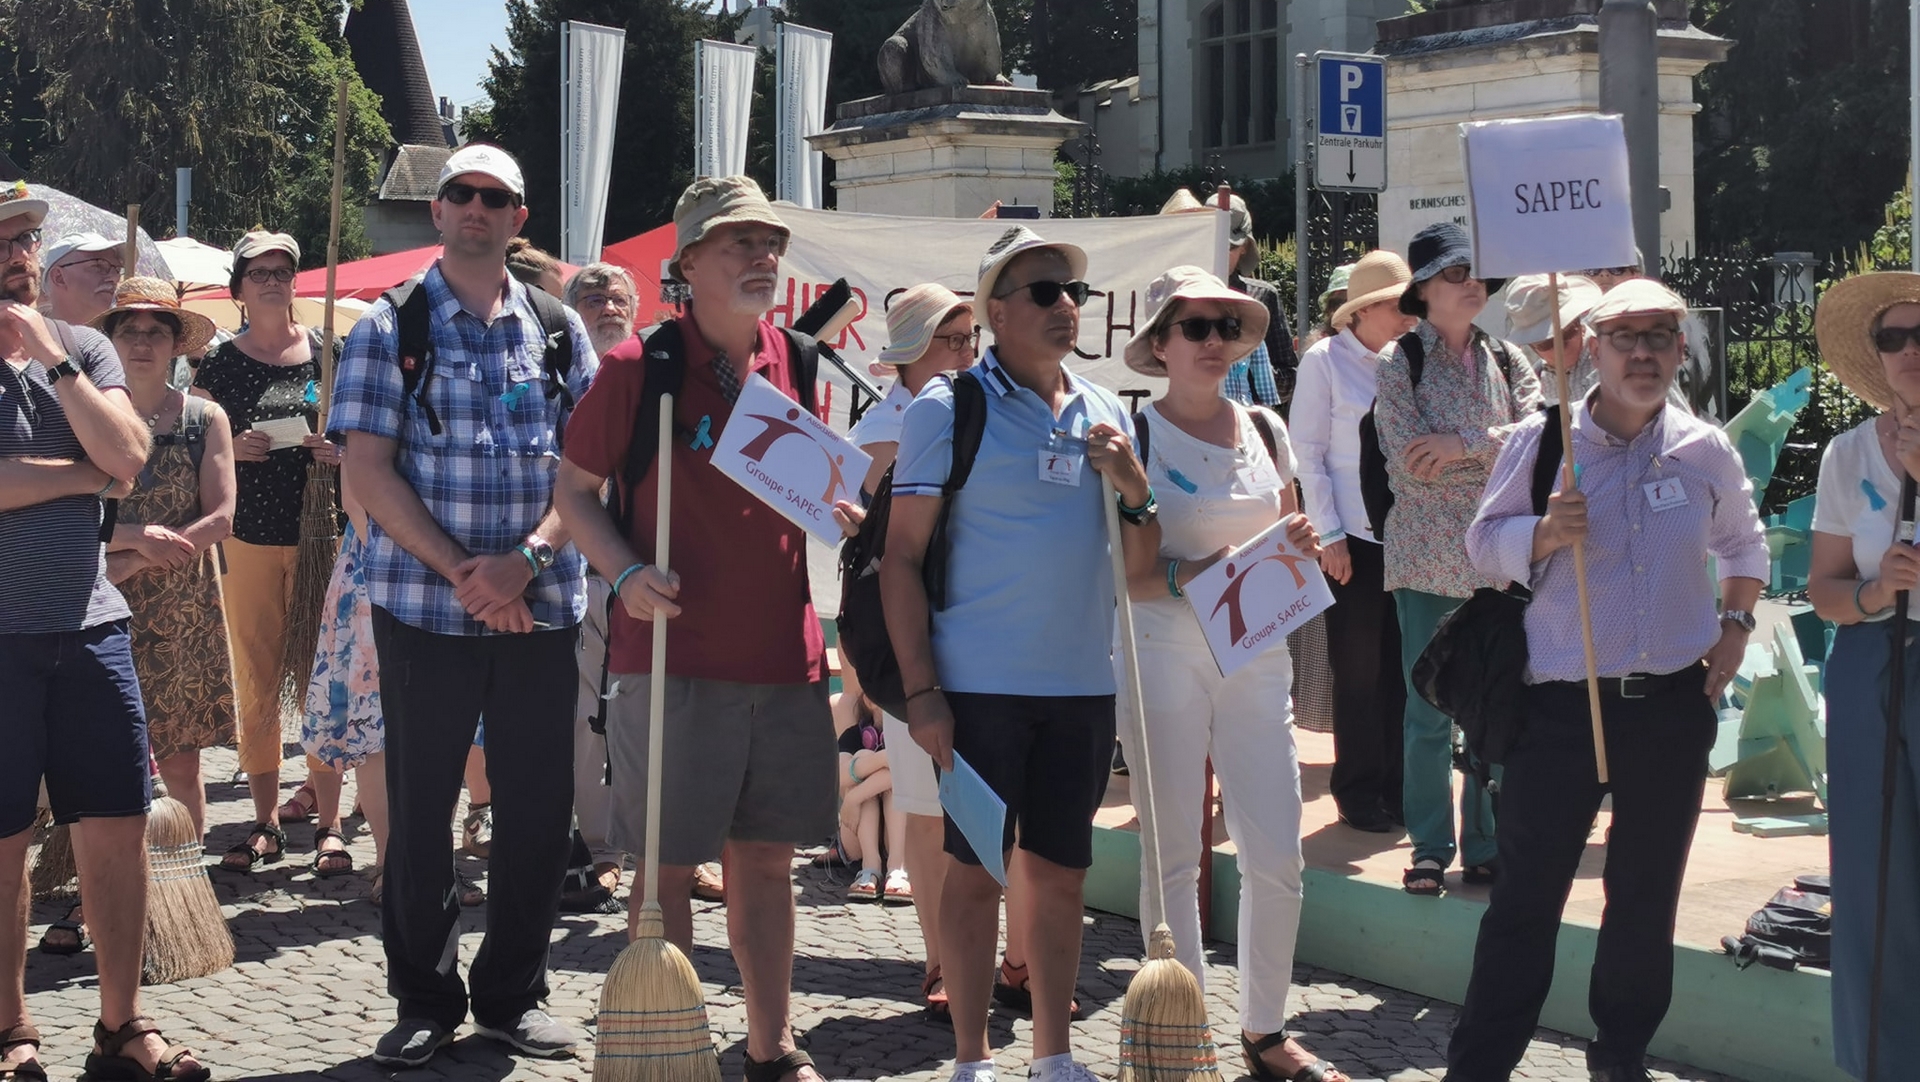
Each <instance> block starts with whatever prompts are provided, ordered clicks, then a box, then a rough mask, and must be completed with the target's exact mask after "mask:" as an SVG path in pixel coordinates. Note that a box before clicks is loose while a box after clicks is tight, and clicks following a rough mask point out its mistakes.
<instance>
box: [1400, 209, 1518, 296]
mask: <svg viewBox="0 0 1920 1082" xmlns="http://www.w3.org/2000/svg"><path fill="white" fill-rule="evenodd" d="M1407 265H1408V266H1410V267H1412V268H1413V281H1412V282H1411V283H1410V284H1409V285H1408V286H1407V291H1406V292H1405V293H1402V294H1401V295H1400V311H1402V312H1404V313H1406V314H1407V315H1410V316H1418V317H1419V318H1421V319H1425V318H1427V302H1425V301H1423V300H1421V299H1420V298H1419V297H1418V296H1417V295H1416V291H1415V290H1414V288H1413V287H1414V286H1417V285H1419V284H1420V283H1421V282H1424V281H1426V280H1427V279H1429V278H1432V277H1433V276H1434V275H1436V274H1439V273H1440V272H1441V271H1443V270H1446V269H1447V268H1448V267H1470V266H1472V265H1473V241H1472V240H1471V239H1470V238H1468V236H1467V231H1466V230H1465V229H1464V228H1462V227H1461V226H1459V225H1456V224H1454V223H1453V222H1435V223H1433V224H1432V225H1430V226H1428V227H1426V228H1425V229H1422V230H1421V231H1420V232H1418V233H1415V234H1414V235H1413V240H1412V242H1411V243H1409V244H1408V245H1407ZM1482 281H1484V282H1486V283H1487V293H1488V295H1492V294H1495V293H1498V292H1500V287H1501V286H1504V285H1506V284H1507V280H1506V279H1505V278H1484V279H1482Z"/></svg>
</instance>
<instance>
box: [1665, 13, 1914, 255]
mask: <svg viewBox="0 0 1920 1082" xmlns="http://www.w3.org/2000/svg"><path fill="white" fill-rule="evenodd" d="M1692 14H1693V21H1694V23H1695V25H1698V26H1701V27H1702V28H1704V29H1706V30H1708V31H1710V32H1712V33H1715V34H1719V35H1721V36H1723V37H1728V38H1732V39H1733V40H1734V42H1735V44H1734V48H1733V51H1732V53H1731V55H1730V56H1729V57H1728V59H1727V61H1726V62H1725V63H1724V64H1721V65H1718V66H1715V67H1711V68H1708V69H1707V71H1706V73H1705V74H1704V75H1703V76H1701V78H1700V83H1699V97H1700V101H1701V106H1702V113H1701V116H1700V118H1699V120H1698V121H1697V122H1696V124H1695V137H1696V139H1697V141H1698V143H1699V152H1698V154H1697V156H1696V163H1695V180H1696V183H1697V185H1698V187H1697V191H1698V196H1697V214H1698V219H1699V231H1700V235H1701V236H1702V237H1703V238H1705V239H1706V240H1708V241H1709V242H1710V243H1714V244H1718V245H1733V244H1740V245H1745V246H1747V247H1749V248H1750V249H1751V250H1753V251H1757V252H1762V253H1767V252H1774V251H1782V250H1786V251H1808V252H1813V253H1815V254H1817V255H1821V256H1826V255H1829V254H1832V253H1836V252H1840V251H1846V250H1851V249H1853V248H1854V247H1855V246H1857V245H1858V244H1860V243H1861V242H1862V241H1864V240H1866V239H1867V238H1868V237H1869V236H1871V235H1872V233H1873V232H1874V230H1875V228H1876V227H1878V226H1879V225H1880V224H1881V221H1882V208H1883V206H1884V205H1885V203H1886V201H1887V199H1888V197H1889V196H1891V195H1892V193H1893V192H1894V191H1895V190H1896V189H1897V188H1899V187H1900V186H1901V184H1902V181H1903V178H1904V176H1905V174H1906V170H1907V132H1906V122H1907V84H1906V65H1907V52H1906V47H1905V39H1906V30H1907V5H1905V4H1896V3H1891V2H1888V0H1737V2H1735V0H1695V3H1694V4H1693V10H1692Z"/></svg>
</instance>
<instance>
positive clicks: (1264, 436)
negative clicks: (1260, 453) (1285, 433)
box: [1247, 406, 1280, 465]
mask: <svg viewBox="0 0 1920 1082" xmlns="http://www.w3.org/2000/svg"><path fill="white" fill-rule="evenodd" d="M1247 412H1248V413H1250V414H1252V415H1253V427H1254V428H1255V429H1256V430H1257V431H1258V432H1259V433H1260V442H1261V443H1264V444H1266V445H1267V457H1268V458H1270V459H1272V460H1273V461H1274V463H1275V464H1276V465H1278V464H1279V462H1280V434H1279V433H1278V432H1275V431H1274V430H1273V421H1272V420H1271V419H1270V418H1269V417H1268V416H1267V411H1266V410H1264V409H1262V408H1260V407H1259V406H1250V407H1248V408H1247Z"/></svg>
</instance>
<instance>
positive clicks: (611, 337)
mask: <svg viewBox="0 0 1920 1082" xmlns="http://www.w3.org/2000/svg"><path fill="white" fill-rule="evenodd" d="M588 337H589V338H591V339H592V340H593V352H594V353H596V354H598V355H600V356H602V357H604V356H606V355H607V354H608V353H609V352H610V351H612V349H613V348H614V347H615V346H617V345H619V344H620V343H622V342H624V341H626V340H627V339H629V338H632V337H633V332H632V331H630V330H619V329H609V330H604V331H602V330H594V331H591V332H589V333H588Z"/></svg>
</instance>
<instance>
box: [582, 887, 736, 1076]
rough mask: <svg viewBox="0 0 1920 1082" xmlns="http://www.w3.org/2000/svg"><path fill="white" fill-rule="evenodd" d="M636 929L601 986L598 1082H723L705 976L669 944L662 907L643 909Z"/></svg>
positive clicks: (596, 1058) (595, 1057) (653, 905)
mask: <svg viewBox="0 0 1920 1082" xmlns="http://www.w3.org/2000/svg"><path fill="white" fill-rule="evenodd" d="M638 932H639V934H638V935H637V936H636V937H635V939H634V941H633V942H632V943H629V944H628V945H627V947H626V949H625V950H623V951H621V952H620V956H619V957H618V958H615V959H614V960H613V968H612V969H611V970H609V971H608V972H607V981H606V984H605V985H603V986H602V987H601V989H600V1026H599V1035H598V1037H597V1038H596V1039H595V1041H594V1052H593V1082H720V1058H719V1056H718V1055H717V1054H715V1052H714V1049H713V1036H712V1034H711V1033H710V1032H709V1031H708V1029H707V1002H706V995H705V993H704V992H702V991H701V989H700V976H699V974H697V973H695V972H694V971H693V963H692V962H689V961H687V956H686V955H684V954H681V953H680V948H678V947H676V946H674V945H673V944H671V943H669V942H667V939H666V927H665V924H664V922H663V921H662V919H661V916H660V903H658V902H648V903H647V904H646V905H645V906H644V907H642V908H641V910H640V921H639V929H638Z"/></svg>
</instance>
